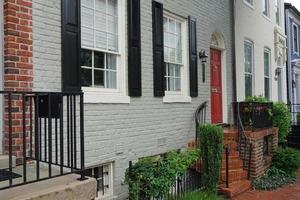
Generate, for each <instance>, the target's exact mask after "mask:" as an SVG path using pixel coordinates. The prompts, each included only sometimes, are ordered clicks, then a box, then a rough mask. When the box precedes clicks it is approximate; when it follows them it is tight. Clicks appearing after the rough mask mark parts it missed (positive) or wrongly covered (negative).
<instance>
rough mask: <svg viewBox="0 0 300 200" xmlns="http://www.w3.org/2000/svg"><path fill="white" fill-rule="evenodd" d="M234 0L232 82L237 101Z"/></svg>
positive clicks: (233, 15) (233, 4)
mask: <svg viewBox="0 0 300 200" xmlns="http://www.w3.org/2000/svg"><path fill="white" fill-rule="evenodd" d="M235 1H236V0H232V1H231V2H232V3H231V9H232V10H231V13H232V16H231V17H232V38H231V41H232V76H233V77H232V84H233V86H232V87H233V93H232V94H233V102H237V88H236V57H235V55H236V50H235V15H236V13H235Z"/></svg>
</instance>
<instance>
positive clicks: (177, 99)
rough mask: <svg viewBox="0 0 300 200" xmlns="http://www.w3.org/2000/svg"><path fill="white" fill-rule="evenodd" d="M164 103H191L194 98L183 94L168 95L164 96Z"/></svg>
mask: <svg viewBox="0 0 300 200" xmlns="http://www.w3.org/2000/svg"><path fill="white" fill-rule="evenodd" d="M163 102H164V103H191V102H192V98H191V97H189V96H183V95H166V96H164V98H163Z"/></svg>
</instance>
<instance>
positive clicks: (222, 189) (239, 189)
mask: <svg viewBox="0 0 300 200" xmlns="http://www.w3.org/2000/svg"><path fill="white" fill-rule="evenodd" d="M249 189H251V181H249V180H242V181H236V182H234V183H231V184H229V188H226V186H225V184H222V185H220V186H219V189H218V193H219V194H220V195H225V196H226V197H228V198H232V197H235V196H237V195H239V194H241V193H243V192H246V191H247V190H249Z"/></svg>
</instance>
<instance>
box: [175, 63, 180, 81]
mask: <svg viewBox="0 0 300 200" xmlns="http://www.w3.org/2000/svg"><path fill="white" fill-rule="evenodd" d="M174 68H175V69H174V76H175V77H177V78H180V77H181V66H180V65H174Z"/></svg>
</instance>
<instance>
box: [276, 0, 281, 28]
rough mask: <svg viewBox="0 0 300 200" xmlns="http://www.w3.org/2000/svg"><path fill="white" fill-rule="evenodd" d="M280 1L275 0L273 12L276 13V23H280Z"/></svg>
mask: <svg viewBox="0 0 300 200" xmlns="http://www.w3.org/2000/svg"><path fill="white" fill-rule="evenodd" d="M280 1H281V0H275V14H276V24H277V25H280V20H281V19H280V8H281V7H280Z"/></svg>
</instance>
